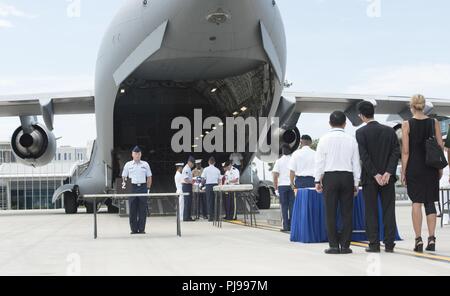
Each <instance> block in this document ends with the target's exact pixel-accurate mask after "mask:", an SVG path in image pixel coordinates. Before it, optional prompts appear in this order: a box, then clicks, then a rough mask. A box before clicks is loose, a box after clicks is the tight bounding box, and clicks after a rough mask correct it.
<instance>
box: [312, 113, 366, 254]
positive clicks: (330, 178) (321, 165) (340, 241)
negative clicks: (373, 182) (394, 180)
mask: <svg viewBox="0 0 450 296" xmlns="http://www.w3.org/2000/svg"><path fill="white" fill-rule="evenodd" d="M346 121H347V118H346V116H345V114H344V112H341V111H335V112H333V113H332V114H331V116H330V125H331V128H332V129H331V130H330V132H328V133H327V134H326V135H325V136H323V137H322V138H321V139H320V141H319V145H318V146H317V153H316V173H315V182H316V190H317V192H319V193H322V192H323V196H324V201H325V212H326V217H327V219H326V220H327V222H326V223H327V233H328V240H329V244H330V248H329V249H327V250H325V253H326V254H350V253H352V250H351V249H350V242H351V238H352V231H353V199H354V197H356V196H357V195H358V190H359V179H360V177H361V164H360V159H359V151H358V143H357V142H356V139H355V138H354V137H352V136H350V135H348V134H346V133H345V130H344V129H345V126H346ZM338 205H339V208H340V209H341V217H342V224H343V225H342V226H343V227H342V232H341V233H340V234H338V230H337V225H336V214H337V213H336V212H337V209H338Z"/></svg>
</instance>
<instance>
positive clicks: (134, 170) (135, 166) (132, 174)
mask: <svg viewBox="0 0 450 296" xmlns="http://www.w3.org/2000/svg"><path fill="white" fill-rule="evenodd" d="M151 176H152V170H151V169H150V165H149V164H148V163H147V162H145V161H142V160H141V161H137V162H136V161H134V160H132V161H129V162H127V163H126V164H125V166H124V167H123V172H122V177H124V178H130V179H131V183H132V184H144V183H147V178H148V177H151Z"/></svg>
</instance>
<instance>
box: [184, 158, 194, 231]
mask: <svg viewBox="0 0 450 296" xmlns="http://www.w3.org/2000/svg"><path fill="white" fill-rule="evenodd" d="M194 162H195V158H194V157H192V156H190V157H189V159H188V162H187V164H186V165H185V166H184V168H183V172H182V173H181V174H182V175H183V180H182V181H181V183H182V188H183V193H187V195H185V196H184V211H183V221H184V222H192V221H194V219H192V216H191V214H192V184H193V178H192V168H193V167H194Z"/></svg>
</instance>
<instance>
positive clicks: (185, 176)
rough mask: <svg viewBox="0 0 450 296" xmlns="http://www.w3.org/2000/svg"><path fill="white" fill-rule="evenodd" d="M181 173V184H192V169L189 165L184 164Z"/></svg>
mask: <svg viewBox="0 0 450 296" xmlns="http://www.w3.org/2000/svg"><path fill="white" fill-rule="evenodd" d="M181 174H182V175H183V181H182V183H183V184H192V169H191V168H190V167H189V165H185V166H184V168H183V172H182V173H181ZM186 179H187V182H186Z"/></svg>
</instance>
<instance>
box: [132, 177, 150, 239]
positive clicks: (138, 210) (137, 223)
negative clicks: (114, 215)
mask: <svg viewBox="0 0 450 296" xmlns="http://www.w3.org/2000/svg"><path fill="white" fill-rule="evenodd" d="M133 193H141V194H145V193H147V184H141V186H138V185H135V184H133ZM129 203H130V227H131V231H132V232H135V233H139V232H140V233H143V232H145V224H146V222H147V210H148V199H147V197H138V196H134V197H130V198H129Z"/></svg>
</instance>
